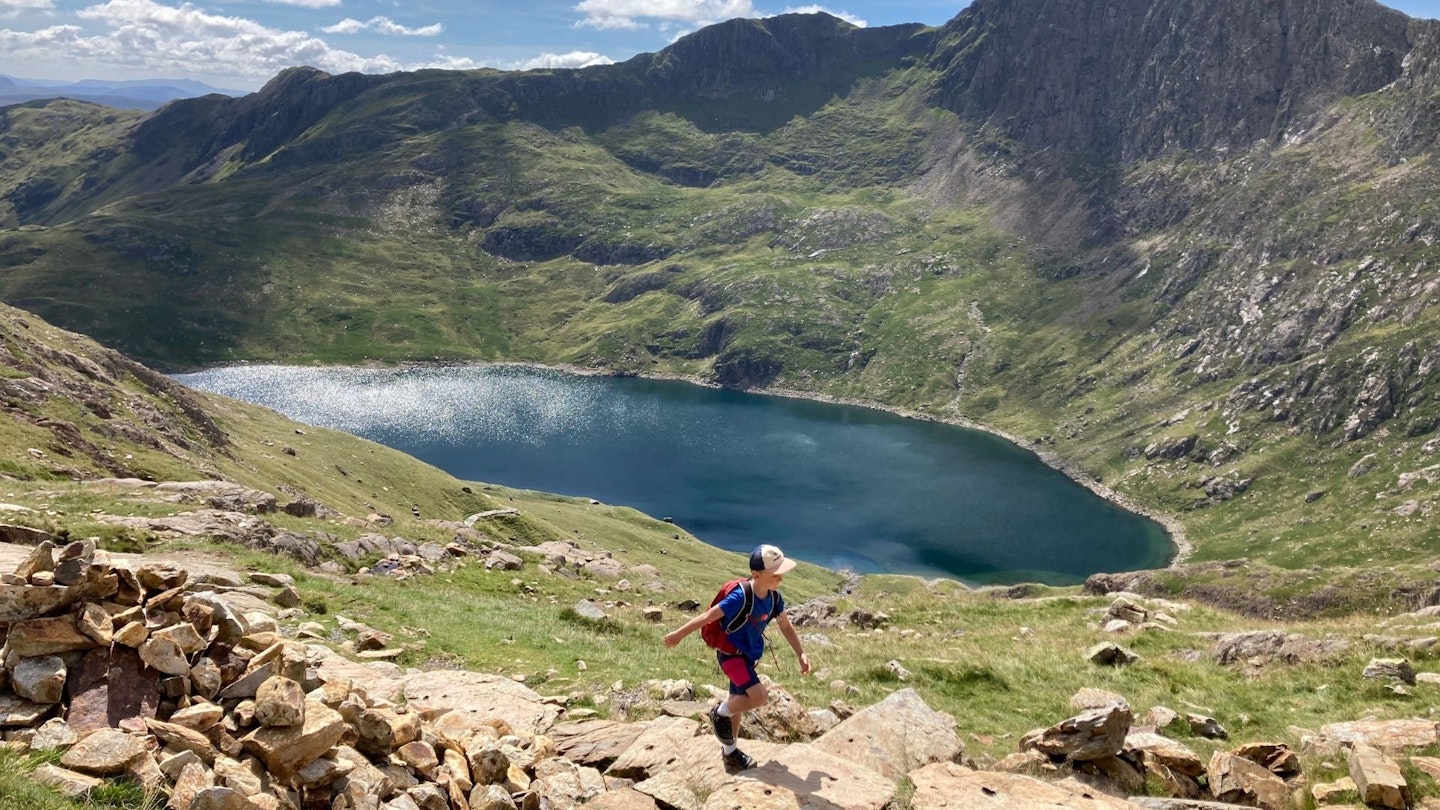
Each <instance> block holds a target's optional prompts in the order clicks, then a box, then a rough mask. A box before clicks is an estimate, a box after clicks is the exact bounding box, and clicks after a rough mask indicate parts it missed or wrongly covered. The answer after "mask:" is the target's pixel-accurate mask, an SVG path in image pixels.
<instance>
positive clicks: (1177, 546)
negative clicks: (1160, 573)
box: [398, 361, 1195, 573]
mask: <svg viewBox="0 0 1440 810" xmlns="http://www.w3.org/2000/svg"><path fill="white" fill-rule="evenodd" d="M398 365H400V366H403V367H407V368H437V367H444V366H465V367H485V366H490V367H497V366H516V367H521V368H539V369H548V370H551V371H561V372H564V373H566V374H574V375H576V376H581V377H640V378H642V379H647V380H670V381H675V382H685V383H690V384H691V385H698V386H701V387H703V388H710V389H714V390H722V389H723V386H720V385H717V384H715V383H714V382H711V381H709V380H705V379H703V378H701V377H700V376H698V375H694V374H657V373H639V372H635V373H631V372H617V371H613V370H610V369H604V368H590V367H585V366H574V365H569V364H565V363H558V364H547V363H526V362H520V361H496V362H477V363H444V362H439V363H434V362H432V363H424V362H413V363H400V364H398ZM743 393H746V394H758V395H762V396H775V397H784V398H787V399H801V400H809V401H811V402H823V403H826V404H829V405H848V406H851V407H856V408H868V409H870V410H874V411H883V412H885V413H889V414H894V415H895V416H900V417H903V418H905V419H916V420H920V421H926V422H937V423H940V424H946V425H953V426H955V427H962V428H967V429H969V430H974V431H978V432H980V433H988V434H990V435H991V436H996V437H998V438H1001V439H1004V440H1005V441H1007V442H1009V443H1011V444H1013V445H1015V446H1016V447H1019V448H1020V449H1022V450H1025V451H1026V452H1029V453H1031V454H1033V455H1034V456H1035V457H1036V458H1038V459H1040V461H1041V462H1042V463H1044V464H1045V465H1046V466H1047V467H1050V468H1051V469H1053V470H1056V471H1058V472H1060V473H1061V474H1063V475H1064V476H1065V477H1066V478H1069V479H1070V480H1071V481H1074V482H1075V483H1077V484H1079V485H1080V486H1082V487H1084V488H1085V489H1088V490H1089V491H1090V492H1092V493H1093V494H1095V495H1096V496H1097V497H1099V498H1101V499H1103V500H1105V501H1108V502H1109V503H1112V504H1114V505H1116V506H1118V507H1120V508H1121V509H1124V510H1125V511H1127V512H1131V513H1133V514H1136V515H1139V516H1141V517H1144V518H1148V519H1150V520H1153V521H1155V522H1156V523H1158V524H1160V526H1161V528H1163V529H1164V530H1165V533H1166V534H1167V535H1168V536H1169V539H1170V545H1171V546H1172V547H1173V549H1174V554H1173V555H1172V556H1171V558H1170V560H1169V562H1168V563H1167V564H1166V565H1165V568H1178V567H1180V566H1182V565H1184V564H1185V563H1186V562H1188V561H1189V559H1190V556H1191V555H1192V554H1193V553H1194V551H1195V549H1194V546H1192V545H1191V544H1190V541H1189V539H1188V538H1187V537H1186V535H1185V527H1184V525H1182V524H1181V523H1180V521H1179V520H1178V519H1176V518H1175V517H1174V516H1173V515H1169V514H1165V513H1162V512H1158V511H1156V510H1153V509H1150V508H1148V507H1146V506H1144V505H1142V504H1138V503H1136V502H1135V501H1134V500H1132V499H1131V498H1129V497H1127V496H1126V495H1124V494H1123V493H1120V492H1116V491H1115V490H1113V489H1111V488H1109V487H1107V486H1105V485H1104V484H1103V483H1101V482H1099V481H1096V480H1094V479H1093V478H1091V477H1090V476H1087V475H1085V474H1083V473H1082V472H1081V471H1080V470H1077V469H1075V468H1074V467H1073V466H1071V465H1070V464H1068V463H1067V462H1066V461H1065V460H1064V459H1062V458H1060V457H1059V456H1057V455H1055V454H1054V453H1051V452H1049V451H1046V450H1038V449H1036V448H1035V447H1034V446H1033V444H1032V443H1031V442H1028V441H1026V440H1025V439H1024V438H1022V437H1019V436H1015V435H1014V434H1011V433H1009V432H1007V431H1004V430H1001V429H999V428H994V427H990V426H988V425H984V424H981V423H979V422H976V421H974V420H972V419H968V418H966V417H963V416H953V415H952V416H937V415H936V414H932V413H928V412H926V411H917V410H913V409H910V408H902V407H899V406H894V405H885V404H882V403H877V402H871V401H868V400H862V399H856V398H853V397H837V396H834V395H831V394H825V393H817V392H813V391H800V390H796V389H790V388H763V389H743ZM1107 573H1123V572H1118V571H1115V572H1107Z"/></svg>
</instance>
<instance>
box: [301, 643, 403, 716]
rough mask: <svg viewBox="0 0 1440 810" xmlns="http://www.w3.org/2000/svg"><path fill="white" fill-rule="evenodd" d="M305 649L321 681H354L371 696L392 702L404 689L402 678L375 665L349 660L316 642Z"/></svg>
mask: <svg viewBox="0 0 1440 810" xmlns="http://www.w3.org/2000/svg"><path fill="white" fill-rule="evenodd" d="M306 649H307V650H308V652H309V654H310V660H311V662H312V663H313V664H314V666H315V672H316V674H317V676H318V677H319V678H320V680H322V681H332V682H335V683H344V682H345V681H347V680H350V681H354V682H355V683H356V685H358V686H361V687H363V688H364V689H365V692H366V693H367V694H369V695H371V696H372V697H383V698H385V699H386V700H389V701H392V702H393V701H396V700H398V699H399V698H400V696H401V695H402V694H403V693H404V691H405V680H404V679H403V678H395V677H391V676H390V675H387V674H386V673H384V672H382V671H380V670H379V669H377V668H376V667H372V666H369V665H367V664H362V663H357V662H355V661H351V660H350V659H348V658H346V657H345V656H343V655H341V654H340V653H337V652H335V651H334V650H332V649H330V648H329V647H325V646H323V645H319V644H316V645H312V646H310V647H307V648H306Z"/></svg>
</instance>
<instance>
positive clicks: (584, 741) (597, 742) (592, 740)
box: [548, 720, 645, 767]
mask: <svg viewBox="0 0 1440 810" xmlns="http://www.w3.org/2000/svg"><path fill="white" fill-rule="evenodd" d="M644 730H645V725H644V724H641V723H618V722H616V721H614V720H583V721H580V722H575V723H559V724H557V725H556V726H555V727H554V728H552V729H550V734H549V735H548V736H549V737H550V739H552V740H554V741H555V748H556V750H557V751H559V752H560V755H561V756H563V757H565V758H566V759H568V760H570V761H571V762H574V763H577V764H580V765H591V766H597V767H602V766H603V767H608V766H609V765H610V763H612V762H614V761H615V760H617V759H619V758H620V755H621V754H623V753H625V749H627V748H629V747H630V746H631V745H632V744H634V742H635V740H637V739H638V738H639V737H640V734H641V733H642V732H643V731H644Z"/></svg>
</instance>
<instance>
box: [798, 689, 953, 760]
mask: <svg viewBox="0 0 1440 810" xmlns="http://www.w3.org/2000/svg"><path fill="white" fill-rule="evenodd" d="M815 747H816V748H818V749H820V750H822V751H825V752H828V753H831V754H834V755H835V756H838V757H841V758H842V759H847V760H850V761H851V762H855V763H857V764H859V765H863V766H865V767H866V768H869V769H871V770H873V771H875V772H877V773H879V774H881V775H883V776H885V777H886V778H889V779H899V778H900V777H902V776H904V775H905V774H907V773H909V772H910V771H913V770H915V769H916V768H919V767H921V766H923V765H929V764H930V763H932V762H958V761H959V760H960V758H961V757H962V756H964V754H965V744H964V743H963V742H962V741H961V740H960V736H959V735H958V734H956V733H955V718H953V717H951V716H950V715H948V714H944V713H942V712H937V711H935V710H933V709H931V708H930V707H929V706H928V705H926V703H925V701H924V699H922V698H921V697H920V695H919V694H917V693H916V692H915V690H913V689H902V690H900V691H898V692H895V693H893V694H891V695H890V696H889V697H887V698H885V699H884V700H882V701H880V702H879V703H877V704H875V705H874V706H871V707H869V708H867V709H864V710H862V711H860V712H857V713H856V714H855V715H854V716H852V717H850V718H849V719H847V720H845V721H844V722H842V723H840V725H838V726H836V727H835V728H833V729H831V730H830V731H828V732H826V733H825V735H824V736H822V737H821V738H820V739H818V740H816V741H815Z"/></svg>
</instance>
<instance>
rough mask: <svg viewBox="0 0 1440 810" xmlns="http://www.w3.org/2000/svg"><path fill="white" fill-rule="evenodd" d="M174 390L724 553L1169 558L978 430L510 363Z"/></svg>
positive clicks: (1035, 575) (940, 565)
mask: <svg viewBox="0 0 1440 810" xmlns="http://www.w3.org/2000/svg"><path fill="white" fill-rule="evenodd" d="M177 379H179V380H180V381H181V382H183V383H185V384H186V385H190V386H193V387H195V388H200V389H203V390H207V391H214V392H217V393H221V394H226V395H228V396H232V397H235V398H237V399H242V400H247V401H250V402H255V403H258V404H261V405H265V406H267V407H270V408H273V409H275V410H277V411H279V412H281V413H283V414H285V415H287V416H289V417H291V418H293V419H297V420H299V421H301V422H306V423H309V424H315V425H324V426H327V427H333V428H338V429H340V430H344V431H347V432H350V433H354V434H356V435H359V436H364V437H365V438H368V439H372V440H374V441H377V442H380V443H382V444H385V445H389V446H390V447H394V448H396V449H399V450H402V451H404V452H406V453H409V454H411V455H413V456H415V457H417V458H420V459H422V460H424V461H427V462H429V463H431V464H434V465H435V466H437V467H440V468H441V469H444V470H446V471H447V472H449V473H451V474H453V475H455V476H456V477H458V478H461V479H465V480H471V481H485V482H490V483H496V484H502V485H505V486H509V487H517V488H521V489H535V490H543V491H546V492H556V493H561V494H566V495H575V496H584V497H591V498H596V499H598V500H601V501H604V502H606V503H613V504H624V505H628V506H633V507H635V508H637V509H640V510H641V511H644V512H646V513H648V514H651V515H654V516H656V517H673V518H674V520H675V523H676V524H678V525H680V526H681V527H683V528H685V529H686V530H688V531H690V532H691V533H693V534H695V535H696V536H697V537H699V538H700V539H701V540H704V541H705V542H708V543H710V544H712V545H716V546H719V547H722V548H727V549H732V550H736V551H749V550H750V549H751V548H753V547H754V546H755V545H757V544H759V543H762V542H767V543H775V544H777V545H779V546H780V547H781V548H783V549H784V550H785V551H786V553H787V554H790V555H791V556H794V557H796V558H799V559H803V560H808V561H810V562H814V563H818V564H820V565H824V566H827V567H831V568H841V567H849V568H853V569H856V570H859V571H865V572H874V571H886V572H896V573H914V574H924V575H944V576H950V577H955V578H959V579H963V580H966V581H970V582H1015V581H1043V582H1050V583H1074V582H1077V581H1079V580H1081V579H1083V578H1084V577H1085V576H1087V575H1089V574H1091V573H1095V572H1097V571H1128V570H1135V569H1139V568H1153V567H1158V566H1162V565H1164V564H1165V563H1166V561H1167V559H1168V556H1169V554H1170V550H1171V549H1170V544H1169V540H1168V538H1167V536H1166V535H1165V532H1164V530H1163V529H1162V528H1161V527H1160V526H1159V525H1158V524H1156V523H1155V522H1153V521H1151V520H1148V519H1145V518H1142V517H1139V516H1137V515H1134V514H1132V513H1129V512H1126V511H1124V510H1122V509H1120V508H1118V507H1116V506H1114V505H1113V504H1110V503H1109V502H1107V501H1105V500H1103V499H1101V498H1099V497H1097V496H1096V495H1094V494H1093V493H1091V492H1090V491H1089V490H1086V489H1085V488H1084V487H1081V486H1079V485H1078V484H1076V483H1075V482H1073V481H1071V480H1070V479H1068V478H1066V477H1065V476H1064V475H1062V474H1060V473H1059V472H1057V471H1055V470H1053V469H1051V468H1050V467H1047V466H1046V465H1045V464H1044V463H1042V462H1041V461H1040V460H1039V459H1037V458H1036V457H1035V456H1034V455H1033V454H1031V453H1029V452H1027V451H1025V450H1022V449H1020V448H1018V447H1016V446H1015V445H1013V444H1010V443H1009V442H1006V441H1004V440H1002V439H999V438H996V437H994V436H991V435H989V434H986V433H981V432H978V431H973V430H966V429H964V428H958V427H954V426H950V425H944V424H939V423H934V422H924V421H918V420H909V419H904V418H902V417H899V416H895V415H892V414H889V413H885V412H882V411H876V410H870V409H867V408H858V407H850V406H844V405H830V404H825V403H817V402H810V401H806V400H798V399H788V398H783V397H770V396H759V395H753V394H741V393H736V392H733V391H720V390H714V389H710V388H704V387H701V386H696V385H691V384H688V383H682V382H672V381H658V380H644V379H635V378H623V379H617V378H610V377H582V376H575V375H570V374H565V373H562V372H558V371H552V370H547V369H536V368H528V367H516V366H495V367H439V368H424V369H403V370H402V369H383V370H376V369H354V368H299V367H287V366H244V367H233V368H222V369H214V370H211V371H206V372H201V373H198V374H186V375H180V376H179V377H178V378H177Z"/></svg>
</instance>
